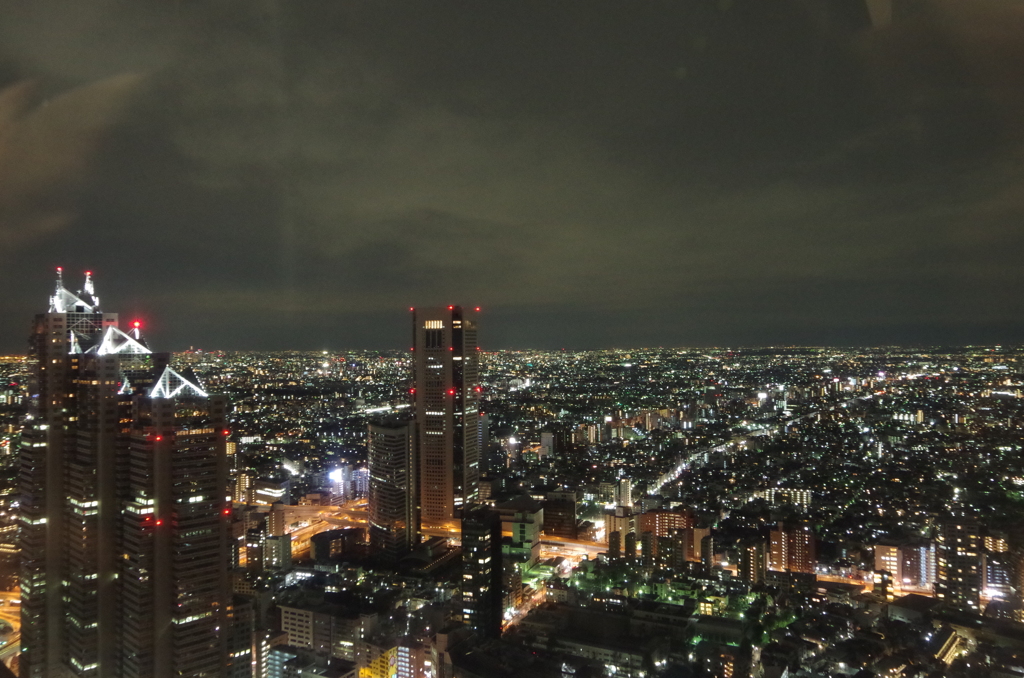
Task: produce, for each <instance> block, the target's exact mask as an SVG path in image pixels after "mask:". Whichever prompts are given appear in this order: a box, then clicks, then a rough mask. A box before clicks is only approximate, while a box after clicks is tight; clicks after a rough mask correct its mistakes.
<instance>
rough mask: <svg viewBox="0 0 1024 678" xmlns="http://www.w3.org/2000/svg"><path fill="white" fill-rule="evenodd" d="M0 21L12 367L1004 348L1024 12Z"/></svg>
mask: <svg viewBox="0 0 1024 678" xmlns="http://www.w3.org/2000/svg"><path fill="white" fill-rule="evenodd" d="M887 4H888V3H887V2H885V1H884V0H872V7H871V9H873V10H874V14H873V15H872V14H871V13H870V12H869V9H868V7H867V6H866V5H865V4H863V3H861V2H858V1H857V0H670V1H665V2H658V1H654V0H631V1H626V0H618V1H616V2H600V1H597V0H588V1H586V2H583V1H579V2H575V1H555V0H544V1H543V2H526V1H511V0H510V1H508V2H493V1H490V0H475V1H473V2H454V1H449V0H433V1H425V0H423V1H420V0H417V1H415V2H414V1H412V0H408V1H398V0H391V1H388V2H380V1H379V0H374V1H372V2H350V1H347V0H288V1H285V0H280V1H279V2H273V1H271V0H244V1H238V0H205V1H202V2H200V1H198V0H197V1H193V2H189V1H186V0H182V1H180V2H173V1H172V0H160V1H157V0H133V1H130V2H129V1H127V0H75V1H74V2H67V0H32V1H31V2H26V1H25V0H0V284H2V293H0V353H2V352H23V351H24V350H25V345H26V340H27V337H28V334H29V328H30V323H31V318H32V315H33V314H34V313H38V312H42V311H45V310H46V302H47V296H48V295H49V293H50V291H51V287H52V279H53V269H54V267H55V266H59V265H62V266H64V267H65V270H66V271H67V272H68V273H67V277H68V278H69V280H70V281H71V282H73V283H74V285H73V286H72V285H71V284H69V287H73V288H74V289H77V287H78V285H79V279H80V271H84V270H86V269H90V270H92V271H94V272H95V276H96V280H97V283H96V284H97V291H98V293H99V294H100V297H101V299H102V300H103V306H104V310H107V311H116V312H119V313H121V314H122V318H124V319H126V320H127V319H133V318H135V317H139V318H141V319H143V321H144V322H145V324H146V327H147V328H148V336H149V338H150V344H151V346H153V348H154V349H157V350H179V349H185V348H188V347H189V346H190V345H191V346H195V347H197V348H198V347H201V348H204V349H345V348H401V347H405V346H407V342H408V337H409V335H410V329H409V326H408V308H409V306H413V305H440V304H449V303H463V304H467V305H473V306H476V305H479V306H481V307H483V315H482V318H481V323H482V331H481V337H482V343H483V346H484V348H485V349H490V348H561V347H567V348H602V347H636V346H709V345H733V346H739V345H779V344H805V345H823V344H829V345H853V344H874V345H877V344H955V343H1018V342H1022V341H1024V263H1022V256H1024V2H1022V1H1021V0H902V1H901V0H895V1H894V2H893V3H892V7H891V10H892V11H891V23H890V21H889V16H887V14H888V12H887V11H886V10H887V7H886V5H887Z"/></svg>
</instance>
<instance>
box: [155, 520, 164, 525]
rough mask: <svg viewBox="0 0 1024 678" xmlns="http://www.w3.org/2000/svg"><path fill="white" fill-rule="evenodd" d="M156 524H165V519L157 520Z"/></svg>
mask: <svg viewBox="0 0 1024 678" xmlns="http://www.w3.org/2000/svg"><path fill="white" fill-rule="evenodd" d="M156 524H157V525H163V524H164V521H162V520H158V521H156Z"/></svg>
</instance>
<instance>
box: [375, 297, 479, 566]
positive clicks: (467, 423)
mask: <svg viewBox="0 0 1024 678" xmlns="http://www.w3.org/2000/svg"><path fill="white" fill-rule="evenodd" d="M410 310H411V314H412V334H413V336H412V372H413V374H412V387H411V389H410V390H411V394H410V395H411V400H412V403H413V407H414V411H415V416H414V417H413V418H412V419H407V420H400V421H395V420H391V421H385V422H379V423H375V424H371V425H370V427H369V443H368V449H369V460H368V461H369V469H370V488H369V490H370V496H369V527H370V543H371V547H372V550H373V551H374V552H375V553H377V554H378V555H379V556H380V557H381V559H382V560H384V561H385V562H397V560H399V559H401V557H402V556H404V555H405V554H406V553H408V552H409V551H410V550H411V549H412V548H413V546H414V545H415V544H416V543H417V541H418V540H419V537H420V534H421V533H422V534H435V535H440V534H445V533H454V532H457V531H458V530H459V529H460V525H461V523H460V519H461V517H462V512H463V510H464V509H465V508H466V507H468V506H469V505H470V504H472V503H474V502H476V501H477V499H478V494H479V481H480V457H481V449H482V447H483V440H484V433H485V431H484V426H483V425H482V423H481V419H482V413H481V412H480V391H481V388H480V347H479V346H478V345H477V314H478V311H479V310H480V309H478V308H477V309H471V308H465V307H462V306H446V307H439V308H428V309H410Z"/></svg>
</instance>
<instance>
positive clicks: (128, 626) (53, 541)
mask: <svg viewBox="0 0 1024 678" xmlns="http://www.w3.org/2000/svg"><path fill="white" fill-rule="evenodd" d="M29 360H30V365H31V367H30V380H29V408H28V416H27V421H26V425H25V428H24V432H23V436H22V446H21V450H20V452H19V457H20V458H19V463H20V475H19V484H20V492H21V504H20V545H21V569H20V573H19V576H20V584H21V646H22V651H21V656H20V659H19V668H20V675H21V676H22V677H23V678H67V677H70V676H74V677H82V678H86V677H88V678H92V677H96V678H106V677H108V676H118V677H124V678H161V677H166V678H171V677H172V676H193V677H195V678H199V677H201V676H209V677H210V678H214V677H219V676H227V675H231V668H232V667H231V662H232V661H233V659H232V657H231V653H229V652H228V647H227V642H228V638H229V630H230V625H231V624H232V622H233V620H232V608H231V588H230V582H229V579H228V572H229V570H228V564H229V562H230V551H229V531H230V522H231V513H232V512H231V505H230V503H229V502H228V501H227V498H226V496H225V495H226V487H227V457H226V438H227V436H228V434H229V431H228V430H227V428H226V426H225V422H226V416H227V412H228V403H227V398H226V397H224V396H211V395H207V393H206V392H205V391H204V390H203V388H202V386H201V385H200V383H199V381H198V380H197V379H196V378H195V376H194V375H192V374H191V373H188V372H182V373H179V372H177V371H175V370H174V369H173V368H172V367H171V364H170V362H171V361H170V354H168V353H153V352H152V351H150V349H149V347H148V346H147V345H146V342H145V340H144V339H143V338H142V335H141V333H140V331H139V324H138V323H133V327H132V328H130V329H129V330H128V331H124V330H122V329H120V328H119V326H118V317H117V314H115V313H104V312H103V311H102V310H101V309H100V301H99V297H98V296H97V295H96V292H95V288H94V285H93V281H92V278H91V275H90V274H89V273H86V278H85V284H84V286H83V287H82V289H81V290H79V291H78V292H77V293H72V292H71V291H69V290H68V289H67V288H65V287H64V283H63V280H62V279H61V275H60V269H58V278H57V284H56V288H55V290H54V293H53V296H51V297H50V306H49V310H48V311H47V312H46V313H41V314H39V315H37V316H36V317H35V323H34V326H33V330H32V336H31V340H30V350H29ZM240 661H241V660H240ZM244 661H245V662H248V661H249V657H248V655H246V656H245V657H244Z"/></svg>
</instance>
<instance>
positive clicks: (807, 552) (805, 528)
mask: <svg viewBox="0 0 1024 678" xmlns="http://www.w3.org/2000/svg"><path fill="white" fill-rule="evenodd" d="M770 543H771V551H770V553H769V559H770V560H769V567H770V568H771V569H773V570H784V571H786V572H805V573H811V574H813V573H814V567H815V565H817V555H816V551H815V544H814V532H813V531H812V530H811V527H810V526H809V525H785V524H783V523H779V527H778V529H776V530H772V531H771V542H770Z"/></svg>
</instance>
